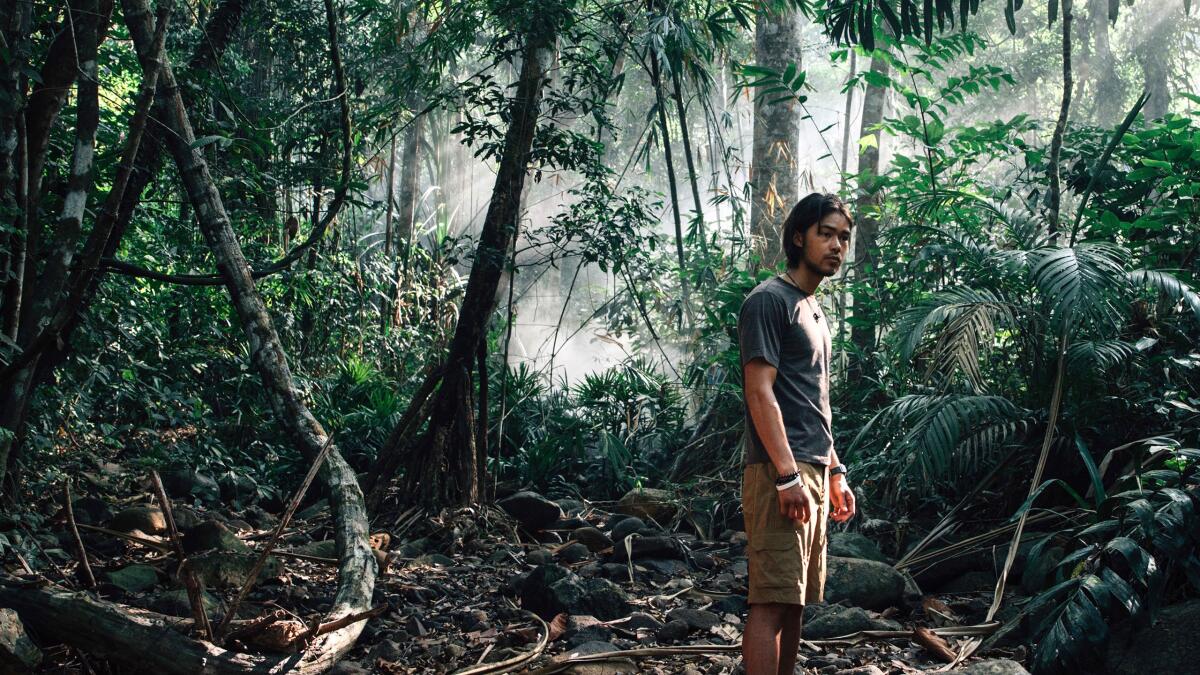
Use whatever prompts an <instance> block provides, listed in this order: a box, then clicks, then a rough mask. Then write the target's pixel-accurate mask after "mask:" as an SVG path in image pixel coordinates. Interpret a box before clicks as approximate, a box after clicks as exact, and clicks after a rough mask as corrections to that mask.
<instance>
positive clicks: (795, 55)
mask: <svg viewBox="0 0 1200 675" xmlns="http://www.w3.org/2000/svg"><path fill="white" fill-rule="evenodd" d="M801 56H802V54H801V49H800V13H799V12H795V11H784V12H780V13H767V12H766V11H760V12H759V14H758V18H757V20H756V21H755V23H754V60H755V62H756V63H757V64H758V65H760V66H764V67H767V68H772V69H774V70H777V71H780V72H782V71H783V70H784V69H786V68H787V66H788V64H791V63H794V64H796V67H797V68H800V67H801ZM771 98H772V97H770V96H756V97H755V99H754V141H753V143H754V147H753V150H752V153H753V154H752V158H751V162H750V184H751V198H750V233H751V234H752V235H753V237H754V249H753V250H754V251H755V252H757V254H758V258H759V261H760V264H761V265H762V266H763V267H768V268H774V267H776V266H777V265H778V264H779V262H780V260H783V258H784V255H783V248H782V241H783V236H782V226H783V221H784V219H786V218H787V215H788V213H789V212H790V211H791V209H792V207H793V206H794V205H795V204H796V202H797V201H799V193H800V173H799V166H798V164H797V161H796V151H797V149H798V148H797V146H798V144H799V142H800V122H801V120H802V119H803V111H802V109H801V108H800V105H799V103H797V102H796V101H792V100H787V101H779V102H774V103H772V102H771V100H770V99H771Z"/></svg>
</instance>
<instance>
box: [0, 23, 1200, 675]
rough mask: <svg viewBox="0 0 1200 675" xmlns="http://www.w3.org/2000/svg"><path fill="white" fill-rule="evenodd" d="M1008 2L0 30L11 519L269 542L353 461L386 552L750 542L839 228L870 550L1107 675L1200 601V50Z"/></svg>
mask: <svg viewBox="0 0 1200 675" xmlns="http://www.w3.org/2000/svg"><path fill="white" fill-rule="evenodd" d="M1022 4H1023V3H1022V2H1020V1H1019V0H1016V1H1014V0H984V1H983V2H975V1H972V2H966V1H964V2H961V3H958V2H942V1H941V0H937V1H936V2H935V1H934V0H926V1H925V2H923V3H921V2H915V1H914V0H829V1H828V2H807V1H794V2H783V3H772V2H750V1H748V0H730V1H723V2H675V1H673V0H650V1H649V2H646V3H632V4H631V3H624V2H609V1H606V0H574V1H572V0H552V1H545V0H543V1H541V2H523V1H521V0H473V1H471V2H454V3H441V2H425V1H423V0H413V1H411V2H409V1H405V0H401V1H398V2H395V3H392V2H378V1H376V0H344V1H340V2H335V1H334V0H324V2H312V1H308V0H286V1H284V0H221V1H220V2H212V1H209V0H199V1H197V2H170V1H164V0H160V2H159V3H158V5H157V7H155V8H150V7H148V6H147V4H146V3H145V2H144V1H141V0H124V1H123V2H119V3H114V2H112V0H70V1H69V2H67V3H60V2H49V3H47V2H32V3H29V2H4V3H3V7H4V9H3V12H2V20H3V24H4V25H3V27H2V28H3V31H4V40H5V43H4V50H3V54H2V61H3V63H2V68H0V70H2V72H0V88H3V92H2V93H0V104H2V108H0V274H3V277H2V278H0V282H2V285H3V289H4V290H3V295H2V296H0V320H2V322H3V326H2V328H3V336H2V337H0V477H2V478H3V487H2V492H3V497H4V499H5V500H7V502H8V503H9V504H10V505H12V507H13V508H11V509H9V508H6V512H11V513H12V514H15V515H13V516H9V519H10V520H13V519H15V520H14V522H17V521H21V519H24V520H25V522H26V523H27V524H32V525H34V526H36V525H38V524H40V521H39V516H38V515H37V509H36V508H34V507H35V505H36V504H37V502H38V501H39V499H40V498H41V496H42V495H45V494H48V493H49V491H50V490H51V489H52V488H54V489H56V490H57V489H58V488H57V487H56V486H58V485H60V484H61V483H62V482H63V481H64V480H65V479H66V478H68V477H71V476H81V475H86V473H87V472H92V471H95V470H96V468H97V466H99V465H102V464H103V463H104V462H109V461H117V462H120V463H122V464H124V465H125V466H127V467H129V468H135V469H137V470H144V469H150V468H156V469H160V470H167V469H171V468H180V467H184V468H188V469H195V470H199V471H203V472H205V473H207V474H210V475H214V476H220V475H237V476H248V477H252V478H253V481H254V485H255V489H256V490H257V491H258V493H259V495H260V496H261V497H262V498H264V499H273V500H275V501H279V500H281V499H282V498H283V497H284V496H285V495H287V494H289V493H290V492H291V490H292V489H294V488H295V486H296V484H297V483H299V481H300V479H301V477H302V476H303V475H304V473H305V471H306V470H307V468H308V466H309V465H310V463H311V461H312V459H313V458H314V457H315V456H316V455H317V454H318V453H319V452H320V450H321V449H322V447H323V446H325V445H328V444H329V443H330V439H329V436H330V435H335V436H336V448H337V449H336V451H335V452H336V453H338V456H339V457H344V458H345V460H346V462H347V463H348V465H349V467H350V468H352V469H353V470H354V472H356V473H357V475H358V478H359V484H360V485H361V487H362V490H363V492H364V494H365V498H366V499H365V503H366V505H367V507H368V508H369V509H370V512H371V514H372V515H373V516H376V517H378V518H379V519H382V520H386V518H387V517H388V516H389V515H394V514H396V513H398V512H400V510H401V509H403V508H407V507H409V506H412V505H414V504H415V505H419V506H420V507H422V508H426V509H430V510H432V511H436V510H437V509H439V508H441V507H445V506H459V505H465V504H472V503H481V502H489V501H491V500H493V499H494V498H495V497H497V496H502V495H503V494H504V493H507V492H512V491H513V490H515V489H516V488H518V487H532V488H534V489H537V490H539V491H542V492H545V493H547V494H554V495H560V496H573V497H574V496H578V497H585V498H587V499H591V500H598V501H603V500H615V499H617V498H619V497H620V496H621V495H622V494H624V493H625V492H626V491H628V490H629V489H631V488H633V487H637V486H644V487H664V488H670V489H675V490H678V493H679V494H680V495H682V497H681V499H682V501H684V502H685V503H686V504H687V506H688V507H689V510H690V513H691V514H692V515H693V517H694V520H695V523H696V526H697V527H698V528H700V529H702V530H705V531H707V532H709V533H710V534H711V533H714V532H720V531H721V530H723V529H726V528H728V527H731V526H732V527H734V529H736V523H737V514H736V511H737V495H736V494H735V490H734V488H733V485H734V484H735V482H736V480H737V478H738V472H737V463H738V460H739V456H738V451H737V448H738V443H739V439H740V436H741V430H742V414H743V413H742V403H741V395H740V377H741V373H740V369H739V368H738V365H737V364H738V355H737V345H736V342H735V340H734V339H733V338H734V328H735V321H736V316H737V310H738V307H739V305H740V303H741V300H742V298H743V297H744V295H745V293H746V292H747V291H748V290H749V289H750V288H752V287H753V285H754V284H756V283H757V282H758V281H760V280H762V279H765V278H766V277H767V276H768V275H770V274H772V273H774V272H775V271H777V268H776V266H777V265H778V264H779V262H780V259H779V255H780V253H779V251H778V250H776V249H777V246H776V239H777V236H776V235H775V234H773V233H774V232H775V231H776V229H777V228H778V226H779V223H780V222H781V221H782V218H783V216H784V215H786V210H787V208H789V207H790V204H791V203H794V201H795V200H796V199H797V197H798V196H802V195H803V194H804V193H806V192H807V191H809V188H812V189H819V190H827V191H831V192H837V193H840V194H841V195H842V196H844V197H845V198H846V199H847V200H848V201H850V202H852V203H853V204H854V205H855V210H856V215H857V219H858V220H857V224H856V234H855V237H856V242H855V244H854V250H853V256H852V260H851V264H849V265H847V267H846V269H845V270H844V271H843V272H842V273H841V274H839V276H837V277H835V278H833V279H830V280H828V281H827V282H826V283H825V284H823V285H822V290H821V298H820V299H821V301H822V302H823V304H824V306H825V308H826V310H827V315H828V316H830V317H831V318H832V319H833V325H832V329H833V331H834V340H835V352H836V354H835V362H836V379H835V382H834V385H835V389H836V392H835V395H836V402H835V411H834V418H835V431H836V432H837V434H838V438H837V442H838V447H839V449H840V450H839V451H840V452H841V453H842V454H843V456H844V458H845V460H846V462H847V463H848V464H850V465H851V467H852V470H853V472H852V475H853V477H854V478H853V484H854V485H855V487H856V490H857V491H858V492H859V494H860V497H859V499H860V511H861V514H860V517H859V518H858V520H857V522H858V523H862V522H864V521H868V520H874V521H877V522H884V521H886V522H889V523H900V522H903V523H904V524H905V526H904V527H905V528H906V529H907V531H905V532H901V531H899V529H903V528H898V529H897V531H896V533H895V534H896V539H897V546H896V550H895V553H896V554H897V557H899V558H900V559H901V561H900V563H898V566H900V567H903V566H904V564H905V562H906V561H909V562H911V561H914V560H916V561H920V564H921V565H926V566H927V565H930V564H932V563H933V562H934V561H936V559H937V556H936V555H935V556H933V557H930V555H929V554H930V552H931V551H933V552H934V553H939V551H935V550H933V549H934V548H935V547H937V546H940V547H947V546H950V545H952V544H953V543H954V542H956V541H964V540H968V539H971V540H972V541H974V542H976V545H977V546H985V545H993V544H998V545H1001V546H1003V545H1006V544H1007V542H1009V541H1024V542H1026V544H1025V546H1024V547H1023V548H1021V549H1020V551H1021V553H1020V555H1021V556H1023V558H1024V559H1025V563H1024V570H1025V571H1024V578H1023V579H1021V583H1022V585H1023V586H1024V588H1025V589H1027V590H1029V591H1031V592H1032V594H1033V595H1034V599H1033V600H1032V601H1030V602H1028V603H1024V604H1021V605H1020V606H1021V611H1020V612H1019V613H1018V614H1017V615H1015V616H1009V617H1008V619H1010V621H1008V622H1007V623H1006V624H1005V625H1004V626H1003V627H1002V628H1001V629H1000V631H999V633H998V635H997V636H995V637H993V638H991V639H993V640H995V639H998V638H999V637H1003V636H1004V635H1005V634H1008V633H1011V632H1012V631H1013V630H1015V629H1016V627H1017V626H1018V624H1020V625H1023V626H1025V629H1024V630H1025V632H1024V635H1025V636H1027V638H1028V639H1029V641H1030V642H1031V643H1032V644H1033V652H1032V657H1031V659H1030V664H1031V666H1032V669H1033V670H1035V672H1060V671H1065V672H1080V671H1079V670H1078V669H1079V668H1084V667H1092V666H1094V665H1095V663H1096V662H1097V661H1098V659H1100V658H1101V657H1102V656H1103V646H1104V643H1105V641H1106V637H1107V635H1108V630H1109V626H1110V625H1113V624H1116V623H1117V622H1119V621H1121V620H1123V619H1124V618H1127V617H1133V618H1135V619H1138V620H1144V619H1145V618H1146V617H1147V616H1148V612H1149V611H1150V610H1152V609H1153V608H1154V607H1156V606H1158V605H1161V604H1166V603H1172V602H1176V601H1179V600H1182V599H1184V598H1189V597H1196V595H1197V593H1200V555H1198V554H1200V551H1198V550H1197V546H1198V545H1200V514H1198V513H1197V508H1198V506H1200V491H1198V490H1200V487H1198V484H1197V480H1198V478H1200V476H1198V467H1200V463H1198V462H1200V450H1198V449H1197V448H1200V433H1198V431H1197V430H1198V429H1200V425H1198V424H1197V422H1198V421H1200V352H1198V351H1197V347H1196V345H1197V344H1200V294H1198V292H1197V291H1196V290H1194V286H1195V284H1196V283H1197V282H1198V276H1200V96H1198V95H1197V91H1198V90H1197V87H1196V85H1197V77H1198V76H1200V72H1198V71H1197V70H1196V68H1195V66H1194V63H1195V61H1196V59H1197V57H1198V56H1200V40H1197V35H1200V31H1197V28H1198V27H1200V23H1198V19H1197V18H1196V17H1195V15H1194V14H1193V13H1190V12H1189V11H1188V9H1190V8H1188V7H1186V6H1185V5H1186V4H1187V3H1184V2H1182V1H1178V2H1164V3H1155V2H1149V1H1148V0H1137V1H1136V2H1126V3H1120V2H1118V1H1116V0H1111V1H1105V0H1075V1H1074V2H1072V0H1058V1H1051V2H1049V3H1044V2H1031V3H1028V4H1026V6H1024V7H1022ZM150 11H155V12H156V13H155V14H153V15H152V14H149V13H148V12H150ZM756 27H757V32H758V40H757V42H756ZM156 31H157V32H156ZM772 35H773V36H774V37H771V36H772ZM772 39H773V40H776V42H771V40H772ZM781 45H782V46H781ZM160 50H161V55H162V56H161V58H160V57H159V54H160ZM176 82H177V84H178V87H177V88H176V87H174V86H173V85H174V83H176ZM185 126H186V127H187V131H186V133H184V127H185ZM781 139H782V140H781ZM781 158H782V159H781ZM802 185H803V186H804V187H803V188H801V186H802ZM243 256H244V258H243ZM251 277H253V281H252V280H251ZM231 297H232V298H233V301H232V302H231ZM310 411H311V412H310ZM345 475H350V474H349V473H348V470H347V473H346V474H345ZM20 541H21V539H20V538H19V537H7V536H5V535H4V534H3V533H0V553H5V554H6V555H7V554H8V553H11V552H13V551H16V552H20V551H21V550H22V544H20V543H19V542H20ZM26 545H27V544H26ZM950 548H951V549H953V546H950ZM1011 549H1012V550H1011V553H1010V556H1009V560H1008V564H1011V563H1012V560H1013V558H1014V557H1015V556H1017V551H1018V547H1015V546H1014V547H1011ZM1004 550H1005V551H1008V550H1009V549H1004ZM941 551H942V552H945V551H946V549H945V548H943V549H941ZM954 552H956V553H962V550H957V551H954ZM940 554H941V553H939V555H940ZM951 554H952V553H945V555H947V556H948V555H951ZM1031 560H1037V561H1041V562H1040V563H1039V564H1036V565H1035V564H1033V563H1032V562H1030V561H1031ZM917 567H918V564H917V563H915V562H914V563H912V567H910V568H909V569H910V571H913V572H916V571H917ZM1004 569H1005V572H1007V570H1008V566H1007V565H1006V566H1005V567H1004ZM1000 583H1001V585H1003V584H1004V583H1005V582H1004V575H1003V574H1002V575H1001V579H1000ZM1011 585H1012V584H1011V580H1010V586H1011ZM1010 590H1011V589H1010ZM1001 595H1002V594H998V595H997V603H996V604H994V605H993V606H992V607H991V608H990V611H989V612H988V619H991V618H993V615H995V614H996V613H997V611H998V610H999V608H1000V597H1001Z"/></svg>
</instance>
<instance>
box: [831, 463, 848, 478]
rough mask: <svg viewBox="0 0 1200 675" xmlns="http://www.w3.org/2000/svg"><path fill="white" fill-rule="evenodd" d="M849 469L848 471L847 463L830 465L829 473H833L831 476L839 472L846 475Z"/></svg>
mask: <svg viewBox="0 0 1200 675" xmlns="http://www.w3.org/2000/svg"><path fill="white" fill-rule="evenodd" d="M847 471H848V469H846V465H845V464H835V465H833V466H831V467H829V475H831V476H833V475H836V474H839V473H840V474H842V475H843V476H844V475H846V472H847Z"/></svg>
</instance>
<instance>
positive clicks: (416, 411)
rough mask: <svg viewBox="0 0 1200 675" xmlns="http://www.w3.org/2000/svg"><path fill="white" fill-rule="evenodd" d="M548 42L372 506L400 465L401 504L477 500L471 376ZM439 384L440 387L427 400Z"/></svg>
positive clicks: (532, 54)
mask: <svg viewBox="0 0 1200 675" xmlns="http://www.w3.org/2000/svg"><path fill="white" fill-rule="evenodd" d="M549 23H550V22H549V21H548V22H547V24H549ZM554 41H555V28H554V27H553V26H552V25H545V26H539V27H533V28H532V29H531V31H530V33H529V36H528V38H527V42H526V46H525V55H524V62H523V63H522V65H521V75H520V78H519V80H518V82H517V91H516V98H515V99H514V100H513V102H512V109H511V117H510V119H511V122H510V123H509V127H508V131H507V133H506V134H505V136H504V149H503V151H502V154H501V157H500V168H499V171H498V172H497V174H496V183H495V186H494V187H493V189H492V200H491V204H490V205H489V206H488V211H487V216H486V217H485V218H484V221H483V230H482V231H481V232H480V234H479V246H478V248H477V249H476V252H475V262H474V264H473V265H472V266H471V276H470V278H469V280H468V281H467V290H466V295H465V297H464V298H463V303H462V307H461V308H460V309H459V314H458V316H459V320H458V324H457V325H456V326H455V330H454V337H453V339H452V340H451V342H450V351H449V353H448V354H447V355H446V359H445V361H444V362H443V363H442V365H441V366H440V367H439V368H436V369H434V371H433V373H432V374H431V375H430V377H428V378H427V379H426V382H425V383H424V384H423V385H422V386H421V388H420V390H419V391H418V392H417V395H416V396H414V398H413V401H412V403H411V404H410V406H409V410H408V411H407V412H406V413H405V415H404V417H403V418H402V420H401V422H400V424H398V425H397V427H396V429H395V430H393V432H392V434H391V437H390V438H389V439H388V441H387V443H386V444H385V445H384V447H383V449H382V450H381V451H380V458H379V461H378V462H377V464H376V466H375V469H374V471H373V472H372V473H373V476H372V479H371V480H372V485H373V488H372V489H371V503H372V504H380V503H382V501H383V499H384V496H385V495H386V492H387V487H388V485H389V484H390V483H391V481H392V478H393V477H394V476H395V474H396V472H397V471H398V469H399V468H400V466H401V464H403V465H404V469H405V475H404V485H405V489H404V490H403V492H402V496H401V499H402V500H403V501H405V502H408V503H413V504H421V505H423V506H426V507H431V506H432V507H436V506H441V505H453V504H468V503H471V502H475V501H477V500H478V499H479V494H480V493H479V481H480V470H479V466H480V465H479V463H478V461H477V459H478V458H477V447H476V438H475V425H474V414H473V411H472V407H473V406H472V403H473V397H472V395H471V394H472V386H471V375H470V373H471V370H472V362H473V361H474V360H475V359H476V358H477V349H478V346H479V343H480V341H481V340H483V339H484V337H485V335H484V331H485V330H486V328H487V324H488V320H489V319H490V318H491V316H492V312H493V311H495V309H496V290H497V288H498V287H499V284H500V278H501V276H502V275H503V272H504V265H505V263H506V261H507V260H508V258H509V255H510V254H511V252H512V250H513V247H514V245H515V237H514V235H515V233H516V230H517V219H518V217H519V216H520V209H521V193H522V190H523V189H524V186H525V177H526V172H527V169H528V165H529V159H530V151H531V149H532V147H533V137H534V133H535V131H536V129H537V118H538V109H539V108H540V106H541V99H542V89H543V85H544V83H545V81H546V78H547V74H548V72H549V68H550V63H551V56H552V55H553V49H552V47H553V44H554ZM439 380H440V387H438V388H437V391H436V393H433V389H434V387H436V386H437V383H438V381H439ZM431 395H432V400H431V401H430V402H429V405H428V406H427V405H426V401H427V400H428V399H429V397H430V396H431ZM425 417H428V420H429V425H428V428H427V429H426V431H425V432H424V434H423V435H422V436H421V437H420V438H419V439H417V440H416V442H410V441H409V439H408V436H409V432H410V431H411V430H412V429H413V427H414V426H416V425H417V424H419V423H420V421H422V419H423V418H425Z"/></svg>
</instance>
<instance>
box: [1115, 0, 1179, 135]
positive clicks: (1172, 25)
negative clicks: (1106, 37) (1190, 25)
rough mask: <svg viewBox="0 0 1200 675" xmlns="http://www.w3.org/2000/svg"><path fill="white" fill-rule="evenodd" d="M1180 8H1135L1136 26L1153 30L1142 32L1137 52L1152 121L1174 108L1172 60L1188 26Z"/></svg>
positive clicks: (1147, 112)
mask: <svg viewBox="0 0 1200 675" xmlns="http://www.w3.org/2000/svg"><path fill="white" fill-rule="evenodd" d="M1179 5H1180V3H1164V4H1162V5H1160V4H1158V3H1150V2H1147V3H1142V4H1141V5H1139V6H1137V7H1134V8H1133V13H1134V17H1136V21H1137V24H1136V25H1139V26H1150V27H1152V28H1151V29H1150V30H1144V31H1142V32H1141V39H1140V41H1139V43H1138V44H1137V45H1136V46H1135V48H1134V49H1133V53H1134V55H1135V58H1136V60H1137V63H1138V66H1140V67H1141V69H1142V82H1143V87H1144V88H1145V90H1146V91H1147V92H1148V93H1149V94H1150V100H1149V101H1147V102H1146V107H1145V108H1143V109H1142V112H1143V113H1144V114H1145V116H1146V119H1148V120H1150V119H1158V118H1161V117H1162V116H1164V115H1166V114H1167V111H1168V110H1169V109H1170V106H1171V59H1172V56H1174V55H1175V53H1176V52H1177V51H1178V47H1177V46H1176V45H1177V44H1178V40H1179V33H1180V28H1181V27H1182V26H1184V25H1186V21H1185V19H1184V17H1183V15H1182V14H1183V12H1182V8H1181V7H1180V6H1179ZM1163 14H1166V15H1167V16H1162V15H1163ZM1134 17H1131V18H1134ZM1117 117H1118V118H1119V115H1118V116H1117Z"/></svg>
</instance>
